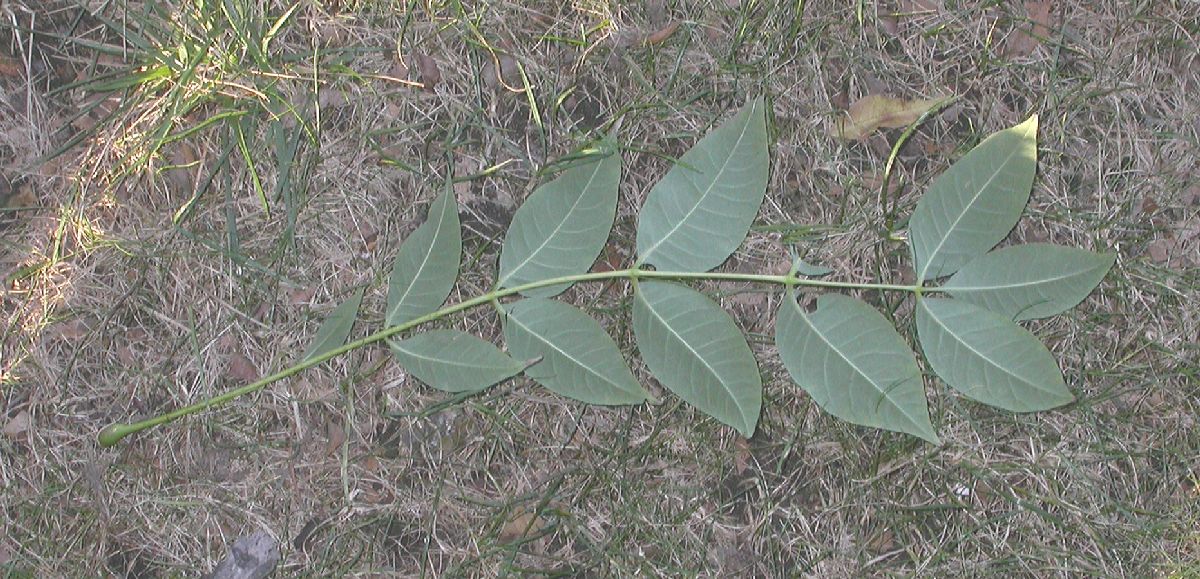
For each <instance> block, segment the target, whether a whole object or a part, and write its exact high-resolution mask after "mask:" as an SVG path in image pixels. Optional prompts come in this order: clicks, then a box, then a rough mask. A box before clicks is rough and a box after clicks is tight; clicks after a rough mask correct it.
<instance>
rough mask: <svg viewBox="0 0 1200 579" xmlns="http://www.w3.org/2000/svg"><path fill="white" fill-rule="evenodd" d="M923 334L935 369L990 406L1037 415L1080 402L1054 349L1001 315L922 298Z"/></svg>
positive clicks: (919, 315)
mask: <svg viewBox="0 0 1200 579" xmlns="http://www.w3.org/2000/svg"><path fill="white" fill-rule="evenodd" d="M917 335H918V337H919V338H920V340H921V350H922V351H924V352H925V359H926V360H929V365H930V366H931V367H932V368H933V371H934V372H936V373H937V375H938V376H941V378H942V380H944V381H945V382H946V384H949V385H950V387H951V388H954V389H955V390H958V391H959V392H962V393H963V394H964V395H966V396H968V397H970V398H974V399H975V400H978V401H980V402H983V403H984V404H990V405H992V406H996V407H999V408H1003V409H1005V410H1011V411H1013V412H1033V411H1037V410H1048V409H1050V408H1055V407H1057V406H1062V405H1063V404H1066V403H1068V402H1070V401H1072V400H1074V397H1073V396H1072V395H1071V392H1070V391H1069V390H1067V385H1066V383H1065V382H1064V381H1063V376H1062V371H1060V370H1059V369H1058V364H1056V363H1055V361H1054V358H1053V357H1052V356H1051V355H1050V352H1049V350H1047V349H1046V347H1045V346H1043V345H1042V343H1041V342H1039V341H1038V339H1037V338H1036V337H1035V336H1034V335H1033V334H1031V333H1030V332H1029V331H1028V330H1026V329H1024V328H1022V327H1020V326H1018V325H1017V324H1015V323H1014V322H1012V321H1011V320H1009V319H1008V318H1005V317H1004V316H1002V315H1000V314H997V313H995V312H991V311H988V310H985V309H983V308H981V307H979V306H976V305H974V304H971V303H968V302H964V301H960V300H953V299H944V298H921V299H918V300H917Z"/></svg>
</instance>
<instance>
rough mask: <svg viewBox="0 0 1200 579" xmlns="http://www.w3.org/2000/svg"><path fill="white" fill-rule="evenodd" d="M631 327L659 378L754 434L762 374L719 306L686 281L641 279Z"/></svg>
mask: <svg viewBox="0 0 1200 579" xmlns="http://www.w3.org/2000/svg"><path fill="white" fill-rule="evenodd" d="M633 333H634V336H635V337H636V338H637V344H638V350H639V351H641V353H642V359H643V360H645V362H646V366H647V367H649V368H650V372H651V373H652V374H654V377H655V378H658V381H659V382H662V384H663V385H664V386H666V387H667V388H668V389H670V390H671V391H672V392H674V393H675V394H676V395H678V396H679V397H680V398H683V399H684V400H685V401H687V402H688V403H689V404H691V405H692V406H695V407H696V408H699V409H700V410H701V411H703V412H704V413H705V414H708V415H709V416H712V417H713V418H716V419H717V420H720V421H721V422H724V423H725V424H728V425H729V426H732V427H734V428H736V429H737V430H738V432H740V433H742V435H743V436H745V437H747V438H749V437H750V436H751V435H753V434H754V428H755V425H756V424H757V423H758V415H759V411H760V410H761V408H762V377H761V376H760V375H759V373H758V364H757V363H756V362H755V360H754V353H753V352H751V351H750V346H748V345H747V344H746V339H745V338H744V337H743V336H742V332H741V331H740V330H739V329H738V327H737V325H736V324H734V322H733V319H731V318H730V317H729V314H727V313H725V310H722V309H721V306H719V305H717V304H716V303H715V302H713V301H712V300H710V299H708V298H707V297H705V296H704V294H702V293H700V292H697V291H695V290H693V289H691V288H688V287H686V286H682V285H679V284H674V283H666V282H656V281H643V282H641V283H639V284H638V286H637V293H636V295H635V297H634V302H633Z"/></svg>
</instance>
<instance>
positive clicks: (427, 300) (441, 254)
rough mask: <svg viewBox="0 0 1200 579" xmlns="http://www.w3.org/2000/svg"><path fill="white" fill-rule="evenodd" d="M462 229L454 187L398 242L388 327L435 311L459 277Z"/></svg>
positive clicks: (435, 202)
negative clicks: (402, 241) (409, 233)
mask: <svg viewBox="0 0 1200 579" xmlns="http://www.w3.org/2000/svg"><path fill="white" fill-rule="evenodd" d="M461 258H462V230H461V229H460V225H459V220H458V204H457V203H456V202H455V200H454V190H453V189H452V188H451V187H450V185H449V184H448V183H447V185H446V188H445V191H443V192H442V194H441V195H439V196H438V198H437V199H436V200H434V202H433V203H432V204H430V206H429V215H428V216H427V217H426V219H425V223H422V224H421V226H420V227H418V228H417V230H416V231H413V232H412V234H411V235H409V236H408V239H405V240H404V243H403V244H401V245H400V252H399V253H397V254H396V261H395V262H394V263H393V265H392V275H391V278H390V279H389V281H388V306H387V315H386V317H385V321H386V323H387V325H388V326H396V325H399V324H403V323H405V322H410V321H412V320H415V319H417V318H419V317H421V316H424V315H426V314H429V313H432V312H433V311H435V310H437V309H438V307H439V306H441V305H442V303H443V302H445V301H446V297H447V296H449V295H450V290H451V289H452V288H453V287H454V280H456V279H458V264H459V261H460V260H461Z"/></svg>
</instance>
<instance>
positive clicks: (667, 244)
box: [637, 97, 769, 272]
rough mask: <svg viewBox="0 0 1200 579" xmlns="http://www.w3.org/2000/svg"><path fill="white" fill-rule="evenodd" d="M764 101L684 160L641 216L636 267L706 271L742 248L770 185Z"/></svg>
mask: <svg viewBox="0 0 1200 579" xmlns="http://www.w3.org/2000/svg"><path fill="white" fill-rule="evenodd" d="M768 164H769V159H768V155H767V125H766V104H765V100H764V99H763V98H762V97H759V98H757V99H754V100H753V101H750V103H748V104H747V105H746V106H745V107H743V108H742V109H741V110H740V111H738V113H737V114H736V115H734V116H733V118H731V119H729V120H728V121H726V122H725V123H723V124H722V125H721V126H719V127H717V128H716V129H713V130H712V131H711V132H710V133H709V134H708V135H706V136H705V137H704V138H702V139H700V141H699V142H697V143H696V144H695V145H694V146H693V147H692V148H691V149H690V150H689V151H688V152H686V153H684V154H683V156H681V157H680V158H679V161H678V163H677V164H676V165H675V166H673V167H672V168H671V169H670V170H669V171H668V172H667V174H666V175H665V176H664V177H663V178H662V180H661V181H659V182H658V183H657V184H655V185H654V187H653V188H652V189H651V190H650V193H648V194H647V196H646V203H645V204H644V205H643V206H642V212H641V216H640V217H639V218H638V229H637V253H638V264H639V265H641V264H649V265H653V266H654V267H656V268H658V269H659V270H664V271H665V270H670V271H695V272H698V271H708V270H710V269H712V268H714V267H716V266H718V265H720V264H721V262H723V261H725V260H726V259H727V258H728V257H729V255H730V254H732V253H733V252H734V250H736V249H737V248H738V246H739V245H741V243H742V240H743V239H745V238H746V233H747V232H748V231H749V230H750V224H751V223H752V222H753V221H754V216H755V215H757V214H758V208H759V206H760V205H762V201H763V197H764V195H766V190H767V171H768Z"/></svg>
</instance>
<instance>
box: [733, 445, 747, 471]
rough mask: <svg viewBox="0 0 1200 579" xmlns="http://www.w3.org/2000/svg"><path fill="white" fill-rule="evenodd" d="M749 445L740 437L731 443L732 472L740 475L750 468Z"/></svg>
mask: <svg viewBox="0 0 1200 579" xmlns="http://www.w3.org/2000/svg"><path fill="white" fill-rule="evenodd" d="M750 458H751V456H750V443H749V442H748V441H747V440H746V439H745V438H742V437H740V436H739V437H737V438H736V439H734V442H733V472H735V473H737V474H739V475H740V474H742V473H744V472H746V468H747V467H749V466H750Z"/></svg>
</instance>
